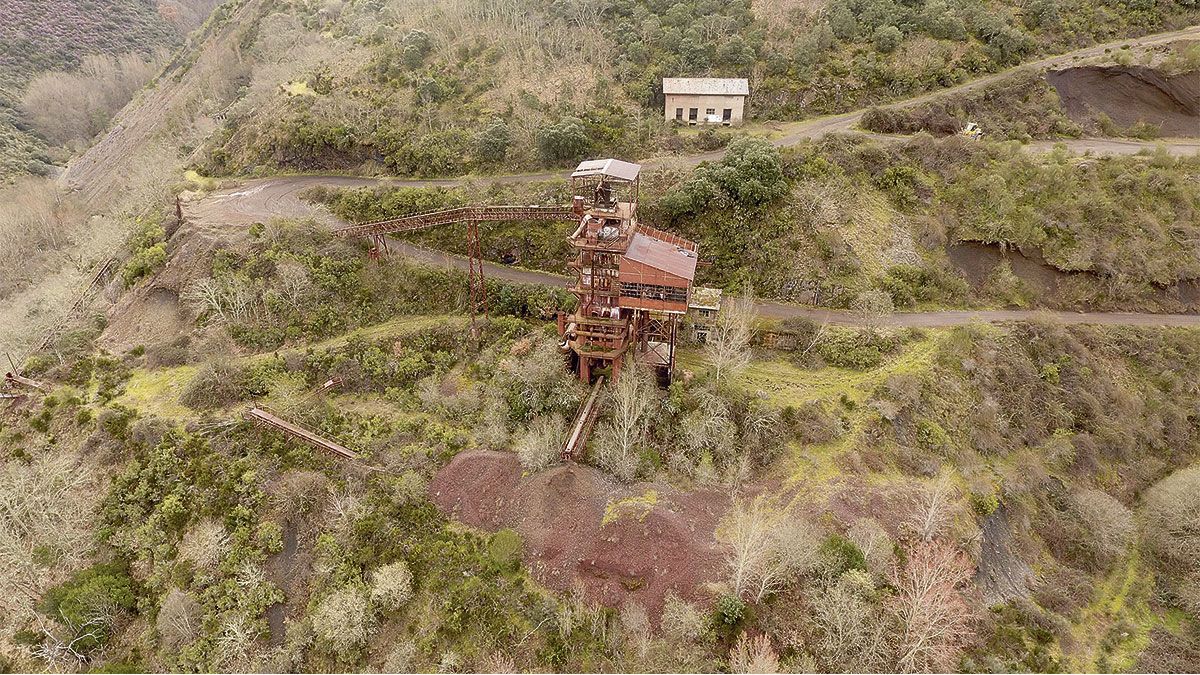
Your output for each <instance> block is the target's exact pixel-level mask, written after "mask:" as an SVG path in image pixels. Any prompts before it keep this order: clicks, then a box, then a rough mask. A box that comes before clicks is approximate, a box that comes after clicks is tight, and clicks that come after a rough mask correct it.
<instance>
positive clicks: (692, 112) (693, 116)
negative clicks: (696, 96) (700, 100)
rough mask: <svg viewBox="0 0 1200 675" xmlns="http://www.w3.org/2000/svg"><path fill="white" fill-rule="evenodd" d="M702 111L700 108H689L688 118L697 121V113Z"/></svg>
mask: <svg viewBox="0 0 1200 675" xmlns="http://www.w3.org/2000/svg"><path fill="white" fill-rule="evenodd" d="M698 112H700V110H699V108H688V119H689V120H691V121H693V122H695V121H696V114H697V113H698Z"/></svg>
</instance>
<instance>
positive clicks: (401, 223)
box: [333, 206, 579, 237]
mask: <svg viewBox="0 0 1200 675" xmlns="http://www.w3.org/2000/svg"><path fill="white" fill-rule="evenodd" d="M578 219H579V216H577V215H576V214H575V212H574V211H573V210H572V208H571V207H570V206H460V207H457V208H453V209H440V210H438V211H429V212H426V213H417V214H413V215H411V216H403V217H400V218H388V219H386V220H376V221H372V222H369V223H357V224H355V225H349V226H347V227H343V228H339V229H336V230H334V231H333V233H334V234H335V235H337V236H339V237H379V236H383V235H385V234H400V233H404V232H416V231H418V230H424V229H427V228H430V227H436V226H438V225H449V224H450V223H483V222H493V221H507V220H554V221H564V222H572V221H575V220H578Z"/></svg>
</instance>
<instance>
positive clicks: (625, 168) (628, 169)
mask: <svg viewBox="0 0 1200 675" xmlns="http://www.w3.org/2000/svg"><path fill="white" fill-rule="evenodd" d="M641 172H642V165H641V164H634V163H633V162H622V161H621V160H619V159H589V160H588V161H586V162H580V163H579V166H577V167H575V172H574V173H572V174H571V178H583V177H585V176H608V177H610V178H618V179H620V180H628V181H633V180H637V177H638V174H639V173H641Z"/></svg>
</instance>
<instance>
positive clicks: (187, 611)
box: [155, 588, 202, 649]
mask: <svg viewBox="0 0 1200 675" xmlns="http://www.w3.org/2000/svg"><path fill="white" fill-rule="evenodd" d="M201 614H202V612H201V608H200V603H199V602H196V600H195V599H194V598H192V597H191V596H190V595H188V594H187V593H185V592H184V591H181V590H179V589H178V588H172V589H171V590H169V591H167V595H166V597H165V598H163V602H162V607H161V608H160V609H159V610H158V617H157V619H156V620H155V627H156V628H158V634H159V635H161V636H162V639H163V644H165V645H167V646H168V647H170V648H172V649H178V648H179V647H182V646H184V645H188V644H191V643H192V642H193V641H194V640H195V639H196V638H198V637H200V619H201Z"/></svg>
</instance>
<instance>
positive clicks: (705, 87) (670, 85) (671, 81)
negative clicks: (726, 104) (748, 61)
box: [663, 77, 750, 96]
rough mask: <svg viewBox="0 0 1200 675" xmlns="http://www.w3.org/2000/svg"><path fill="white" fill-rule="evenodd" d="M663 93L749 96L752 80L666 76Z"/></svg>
mask: <svg viewBox="0 0 1200 675" xmlns="http://www.w3.org/2000/svg"><path fill="white" fill-rule="evenodd" d="M663 93H664V94H700V95H704V94H708V95H714V96H749V95H750V81H749V80H747V79H746V78H744V77H664V78H663Z"/></svg>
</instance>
